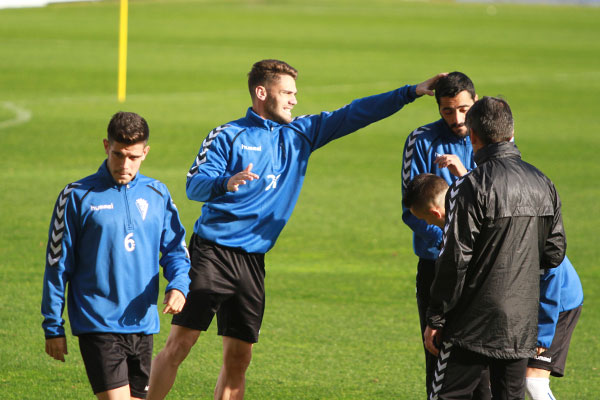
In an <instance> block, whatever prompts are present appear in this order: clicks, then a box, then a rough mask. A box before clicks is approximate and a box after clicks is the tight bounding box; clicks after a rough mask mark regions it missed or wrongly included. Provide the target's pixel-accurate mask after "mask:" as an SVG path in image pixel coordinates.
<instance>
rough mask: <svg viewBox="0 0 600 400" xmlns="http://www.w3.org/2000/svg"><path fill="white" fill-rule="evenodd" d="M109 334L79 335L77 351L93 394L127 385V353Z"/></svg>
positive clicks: (118, 339)
mask: <svg viewBox="0 0 600 400" xmlns="http://www.w3.org/2000/svg"><path fill="white" fill-rule="evenodd" d="M121 340H122V339H121V337H120V336H119V335H115V334H110V333H100V334H85V335H79V349H80V351H81V357H82V358H83V363H84V365H85V370H86V373H87V376H88V380H89V381H90V384H91V386H92V390H93V391H94V394H97V393H102V392H106V391H109V390H113V389H117V388H120V387H122V386H126V385H128V384H129V378H128V373H127V369H128V368H127V352H126V351H124V349H123V347H122V346H120V344H119V343H120V341H121Z"/></svg>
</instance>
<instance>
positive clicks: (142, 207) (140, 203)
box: [135, 198, 148, 220]
mask: <svg viewBox="0 0 600 400" xmlns="http://www.w3.org/2000/svg"><path fill="white" fill-rule="evenodd" d="M135 205H136V206H137V209H138V211H139V212H140V215H141V216H142V220H146V213H147V212H148V202H147V201H146V200H144V199H141V198H140V199H137V200H136V201H135Z"/></svg>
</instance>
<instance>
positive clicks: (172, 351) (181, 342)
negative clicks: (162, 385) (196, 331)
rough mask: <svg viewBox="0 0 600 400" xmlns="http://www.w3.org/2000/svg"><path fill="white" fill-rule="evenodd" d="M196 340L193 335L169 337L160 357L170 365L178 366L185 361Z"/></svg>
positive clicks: (196, 337)
mask: <svg viewBox="0 0 600 400" xmlns="http://www.w3.org/2000/svg"><path fill="white" fill-rule="evenodd" d="M197 340H198V336H195V335H179V336H176V337H175V336H169V338H168V339H167V343H166V344H165V348H164V349H163V350H162V351H161V356H162V357H164V359H166V360H167V361H168V362H170V363H171V364H174V365H179V364H181V363H182V362H183V360H185V358H186V357H187V355H188V354H189V353H190V350H191V349H192V347H194V344H196V341H197Z"/></svg>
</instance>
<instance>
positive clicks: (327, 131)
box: [186, 85, 417, 253]
mask: <svg viewBox="0 0 600 400" xmlns="http://www.w3.org/2000/svg"><path fill="white" fill-rule="evenodd" d="M415 90H416V86H409V85H407V86H404V87H402V88H400V89H397V90H394V91H391V92H388V93H383V94H379V95H375V96H370V97H365V98H361V99H357V100H354V101H353V102H352V103H350V104H348V105H346V106H344V107H342V108H340V109H339V110H336V111H333V112H322V113H320V114H318V115H307V116H302V117H298V118H295V119H294V120H293V121H292V122H291V123H289V124H279V123H277V122H275V121H271V120H268V119H263V118H261V117H260V116H259V115H257V114H256V113H255V112H254V111H253V110H252V108H249V109H248V111H247V113H246V116H245V117H244V118H241V119H238V120H236V121H232V122H229V123H227V124H225V125H222V126H220V127H218V128H215V129H214V130H212V131H211V132H210V133H209V134H208V136H207V137H206V139H205V140H204V141H203V142H202V147H201V148H200V151H199V153H198V156H197V157H196V159H195V160H194V163H193V164H192V167H191V169H190V171H189V173H188V175H187V186H186V187H187V195H188V198H189V199H191V200H196V201H202V202H204V205H203V206H202V215H201V216H200V218H198V220H197V221H196V224H195V225H194V232H195V233H196V234H198V235H199V236H200V237H202V238H204V239H207V240H210V241H212V242H216V243H218V244H220V245H223V246H228V247H233V248H240V249H243V250H244V251H246V252H248V253H266V252H267V251H268V250H270V249H271V248H272V247H273V245H274V244H275V240H276V239H277V237H278V236H279V234H280V232H281V230H282V229H283V227H284V226H285V224H286V223H287V221H288V219H289V218H290V215H291V213H292V210H293V208H294V206H295V204H296V201H297V199H298V196H299V194H300V189H301V188H302V183H303V180H304V175H305V173H306V167H307V163H308V158H309V157H310V155H311V153H312V152H313V151H315V150H316V149H318V148H320V147H321V146H324V145H325V144H327V143H329V142H330V141H332V140H334V139H337V138H340V137H342V136H344V135H347V134H349V133H351V132H354V131H356V130H358V129H360V128H362V127H364V126H367V125H369V124H371V123H373V122H375V121H378V120H380V119H382V118H385V117H387V116H389V115H391V114H393V113H395V112H396V111H398V110H400V109H401V108H402V107H403V106H404V105H405V104H408V103H410V102H412V101H414V100H415V98H416V97H417V96H416V92H415ZM250 163H252V164H253V168H252V172H254V173H256V174H258V176H259V179H258V180H255V181H250V182H248V183H247V184H246V185H240V186H239V190H238V191H237V192H227V181H228V180H229V178H230V177H231V176H233V175H235V174H236V173H238V172H240V171H242V170H243V169H244V168H246V167H247V166H248V164H250Z"/></svg>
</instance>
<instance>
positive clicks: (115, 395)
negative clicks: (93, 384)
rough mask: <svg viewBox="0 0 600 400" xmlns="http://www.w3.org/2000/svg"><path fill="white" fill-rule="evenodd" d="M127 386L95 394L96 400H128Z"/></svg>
mask: <svg viewBox="0 0 600 400" xmlns="http://www.w3.org/2000/svg"><path fill="white" fill-rule="evenodd" d="M130 396H131V394H130V391H129V385H125V386H121V387H118V388H116V389H111V390H107V391H106V392H100V393H96V397H97V398H98V400H130V399H131V397H130Z"/></svg>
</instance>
